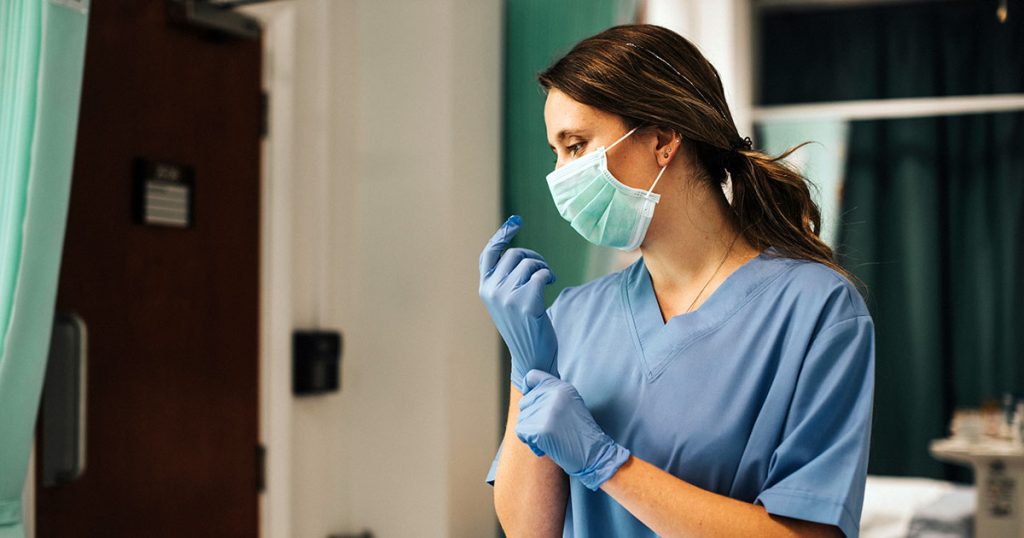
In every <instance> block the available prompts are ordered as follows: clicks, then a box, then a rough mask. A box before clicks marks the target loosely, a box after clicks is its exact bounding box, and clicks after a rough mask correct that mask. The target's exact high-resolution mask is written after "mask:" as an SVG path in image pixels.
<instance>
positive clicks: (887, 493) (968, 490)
mask: <svg viewBox="0 0 1024 538" xmlns="http://www.w3.org/2000/svg"><path fill="white" fill-rule="evenodd" d="M975 504H976V502H975V495H974V487H973V486H967V485H962V484H957V483H955V482H946V481H943V480H931V479H927V478H907V477H891V476H874V475H869V476H868V479H867V484H866V486H865V488H864V509H863V511H862V513H861V520H860V530H861V537H862V538H962V537H973V536H974V511H975Z"/></svg>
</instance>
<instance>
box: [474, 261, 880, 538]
mask: <svg viewBox="0 0 1024 538" xmlns="http://www.w3.org/2000/svg"><path fill="white" fill-rule="evenodd" d="M548 312H549V314H550V315H551V319H552V323H553V324H554V327H555V332H556V334H557V335H558V369H559V373H560V374H561V377H562V379H564V380H566V381H568V382H569V383H571V384H572V385H573V386H575V387H576V389H577V390H578V391H579V393H580V395H581V396H582V397H583V400H584V401H585V402H586V405H587V407H588V408H589V409H590V411H591V413H593V415H594V419H595V420H596V421H597V423H598V424H599V425H600V426H601V427H602V428H603V429H604V431H605V432H607V433H608V435H609V436H611V437H612V439H615V441H617V442H618V443H619V444H621V445H623V446H625V447H626V448H628V449H629V450H630V451H631V452H632V453H633V455H634V456H636V457H637V458H640V459H642V460H644V461H646V462H648V463H651V464H653V465H655V466H657V467H660V468H661V469H664V470H665V471H668V472H669V473H671V474H672V475H674V476H677V477H679V478H680V479H682V480H685V481H686V482H689V483H690V484H693V485H695V486H698V487H700V488H703V489H705V490H708V491H712V492H715V493H719V494H721V495H726V496H729V497H732V498H734V499H738V500H741V501H745V502H750V503H755V504H761V505H764V507H765V508H766V510H767V511H768V512H769V513H771V514H777V515H782V516H789V517H793V518H798V519H803V520H808V521H816V522H819V523H828V524H833V525H837V526H838V527H839V528H840V529H842V531H843V532H844V533H845V534H846V536H847V537H855V536H858V534H859V522H860V513H861V507H862V505H863V501H864V482H865V479H866V474H867V461H868V445H869V438H870V430H871V409H872V398H873V391H874V362H875V360H874V354H875V350H874V328H873V324H872V321H871V316H870V314H869V313H868V310H867V307H866V306H865V304H864V301H863V299H862V298H861V296H860V294H859V292H858V291H857V290H856V288H854V287H853V286H852V285H851V284H850V283H849V282H848V281H847V280H846V279H844V278H843V277H842V276H840V275H839V274H838V273H836V272H835V271H833V270H832V269H830V268H828V267H827V266H825V265H822V264H820V263H815V262H809V261H803V260H794V259H789V258H784V257H780V256H779V255H778V253H777V252H776V251H775V250H774V249H773V248H768V249H766V250H765V251H763V252H761V254H760V255H758V256H757V257H756V258H753V259H752V260H750V261H748V262H747V263H745V264H744V265H742V266H741V267H740V268H739V269H737V270H736V271H734V272H733V273H732V274H731V275H729V277H728V278H727V279H726V280H725V281H724V282H723V283H722V284H721V285H720V286H719V287H718V288H717V289H716V290H715V291H714V293H712V294H711V296H710V297H708V298H707V299H706V300H705V301H704V303H703V304H702V305H701V306H700V307H699V308H698V309H697V310H695V311H693V312H690V313H688V314H681V315H678V316H675V317H673V318H672V319H670V320H669V321H668V323H665V322H663V320H662V315H661V310H660V308H659V306H658V302H657V299H656V298H655V295H654V289H653V287H652V285H651V278H650V274H649V273H648V271H647V267H646V265H645V264H644V261H643V258H641V259H639V260H637V261H636V262H635V263H634V264H632V265H631V266H629V267H627V268H626V269H624V270H622V271H619V272H617V273H613V274H611V275H608V276H605V277H602V278H599V279H597V280H594V281H592V282H589V283H587V284H585V285H583V286H579V287H575V288H567V289H565V290H563V291H562V293H561V294H560V295H559V296H558V298H557V299H556V300H555V303H554V304H553V305H552V306H551V308H550V309H549V310H548ZM498 453H499V454H500V453H501V449H500V448H499V450H498ZM497 461H498V458H497V456H496V457H495V459H494V463H493V464H492V465H491V470H490V472H489V473H488V476H487V481H488V482H490V483H492V484H493V483H494V474H495V470H496V468H497ZM569 484H570V494H569V502H568V505H567V507H566V518H565V527H564V533H563V536H566V537H568V536H575V537H581V536H631V537H632V536H655V534H654V532H653V531H651V530H650V529H648V528H647V527H646V526H645V525H644V524H643V523H641V522H640V521H639V520H638V519H636V518H635V517H633V515H632V514H630V513H629V512H628V511H626V509H625V508H623V507H622V506H621V505H619V504H618V503H617V502H616V501H615V500H614V499H612V498H611V497H610V496H608V495H607V494H605V493H604V492H603V491H601V490H598V491H590V490H589V489H587V488H586V487H585V486H583V485H582V484H581V483H579V481H578V480H576V479H573V478H570V480H569Z"/></svg>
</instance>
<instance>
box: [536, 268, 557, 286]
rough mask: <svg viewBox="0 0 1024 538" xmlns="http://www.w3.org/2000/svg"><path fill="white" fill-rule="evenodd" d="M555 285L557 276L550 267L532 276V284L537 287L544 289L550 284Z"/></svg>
mask: <svg viewBox="0 0 1024 538" xmlns="http://www.w3.org/2000/svg"><path fill="white" fill-rule="evenodd" d="M554 283H555V274H554V273H552V272H551V268H550V267H545V268H543V269H541V270H539V271H537V272H535V273H533V274H532V275H530V284H533V285H536V286H537V287H538V288H543V287H544V286H547V285H548V284H554Z"/></svg>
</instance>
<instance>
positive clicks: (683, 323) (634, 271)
mask: <svg viewBox="0 0 1024 538" xmlns="http://www.w3.org/2000/svg"><path fill="white" fill-rule="evenodd" d="M786 262H795V260H788V259H786V258H780V257H779V256H778V253H777V252H776V251H775V249H774V248H772V247H769V248H767V249H765V250H763V251H762V252H761V253H759V254H758V255H757V256H755V257H754V258H751V259H750V260H748V261H747V262H746V263H744V264H743V265H741V266H740V267H739V268H737V269H736V270H735V271H733V272H732V273H731V274H730V275H729V276H728V277H726V279H725V280H724V281H723V282H722V283H721V284H720V285H719V286H718V287H717V288H716V289H715V290H714V291H713V292H712V293H711V295H710V296H709V297H708V298H707V299H705V300H704V302H703V303H702V304H701V305H700V307H699V308H697V309H696V310H694V311H693V312H689V313H686V314H678V315H676V316H673V317H672V318H670V319H669V320H668V321H667V322H665V321H663V318H662V314H661V307H660V306H659V305H658V299H657V297H656V296H655V295H654V286H653V284H652V282H651V275H650V273H649V272H648V270H647V265H646V264H645V263H644V259H643V258H642V257H641V258H640V259H638V260H637V261H636V262H634V263H633V265H631V266H630V267H628V268H627V269H626V270H625V271H624V272H623V278H622V280H621V295H622V303H623V307H624V308H625V310H626V319H627V320H628V322H629V324H630V326H631V329H632V331H631V332H632V333H633V334H632V335H633V341H634V343H635V344H636V346H637V350H638V351H639V354H640V358H641V360H642V362H643V365H642V366H643V370H644V373H645V374H646V377H647V380H648V381H653V380H654V379H656V378H657V377H658V375H659V374H661V372H662V371H663V370H664V369H665V367H666V366H668V364H669V363H670V362H671V360H672V359H673V358H674V357H676V356H678V355H679V354H681V353H682V352H683V351H684V350H685V349H686V348H687V347H689V346H690V345H691V344H693V343H694V342H696V341H697V340H699V339H700V338H702V337H704V336H705V335H707V334H709V333H711V332H712V331H714V330H715V329H717V328H718V327H719V326H720V325H721V324H722V323H724V322H725V321H726V320H728V319H729V318H730V317H732V316H733V315H734V314H735V313H736V312H737V311H739V309H740V308H742V307H743V305H745V304H746V303H747V302H748V301H749V300H750V299H751V298H752V297H753V296H754V295H756V294H757V293H758V292H759V291H760V290H761V289H762V288H763V287H764V286H765V285H766V284H767V283H768V282H770V281H772V280H774V279H775V277H778V276H779V275H780V274H782V271H783V270H784V269H785V268H787V267H789V266H790V265H791V263H786Z"/></svg>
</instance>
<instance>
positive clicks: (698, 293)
mask: <svg viewBox="0 0 1024 538" xmlns="http://www.w3.org/2000/svg"><path fill="white" fill-rule="evenodd" d="M739 237H740V234H739V233H738V232H737V233H736V236H735V237H733V238H732V243H729V250H726V251H725V256H722V261H720V262H718V267H716V268H715V272H714V273H711V276H710V277H708V281H707V282H705V283H704V287H703V288H701V289H700V291H698V292H697V296H696V297H694V298H693V302H692V303H690V306H689V307H687V308H686V312H683V313H684V314H689V313H690V309H692V308H693V305H695V304H697V299H700V296H701V294H702V293H704V290H706V289H708V284H711V280H712V279H714V278H715V275H717V274H718V271H719V269H721V268H722V266H723V265H725V260H726V259H728V258H729V253H730V252H732V247H733V245H735V244H736V240H737V239H739Z"/></svg>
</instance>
